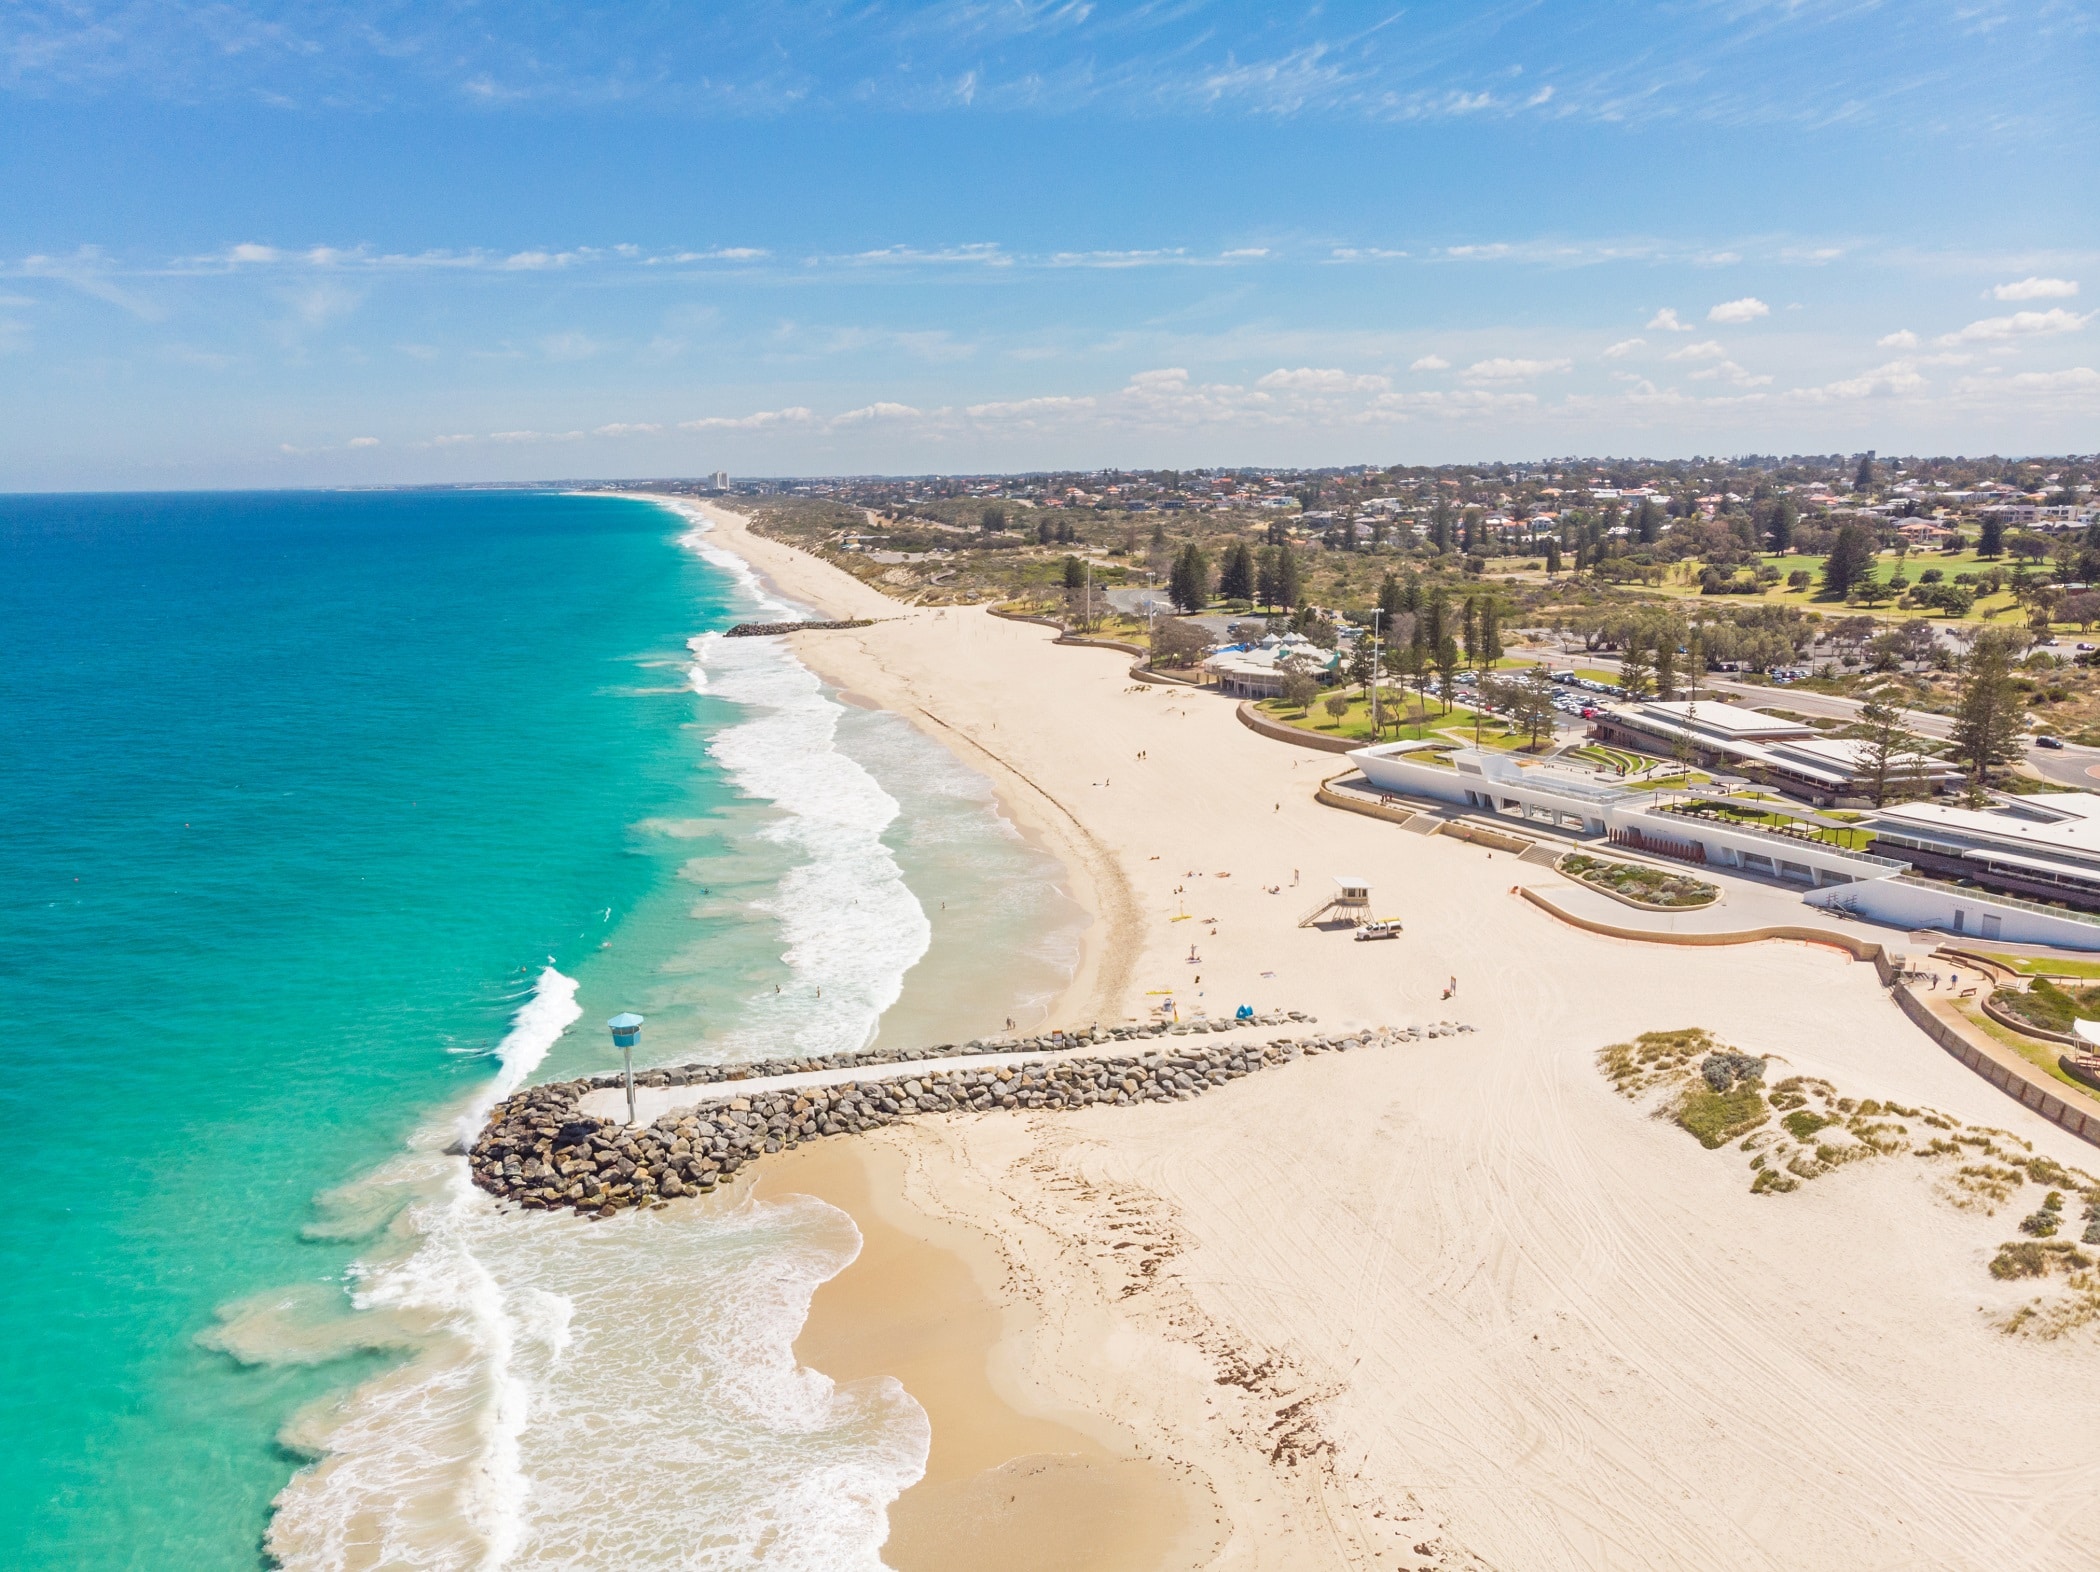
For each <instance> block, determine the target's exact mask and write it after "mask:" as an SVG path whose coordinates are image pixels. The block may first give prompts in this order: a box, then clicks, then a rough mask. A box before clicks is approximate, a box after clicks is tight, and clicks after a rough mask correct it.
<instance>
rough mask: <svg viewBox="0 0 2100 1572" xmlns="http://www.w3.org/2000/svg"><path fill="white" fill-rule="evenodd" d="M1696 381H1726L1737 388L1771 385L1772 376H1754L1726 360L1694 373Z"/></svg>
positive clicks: (1693, 377) (1693, 378) (1693, 376)
mask: <svg viewBox="0 0 2100 1572" xmlns="http://www.w3.org/2000/svg"><path fill="white" fill-rule="evenodd" d="M1692 380H1693V381H1694V382H1725V383H1727V384H1728V385H1729V386H1730V387H1736V388H1762V387H1769V386H1771V383H1772V379H1771V378H1770V377H1753V376H1752V375H1750V373H1749V372H1747V371H1745V370H1744V369H1743V368H1742V367H1741V366H1739V365H1737V364H1736V363H1735V362H1734V361H1732V360H1724V361H1722V362H1721V363H1720V364H1719V365H1718V366H1708V367H1706V369H1705V370H1703V371H1695V372H1693V373H1692Z"/></svg>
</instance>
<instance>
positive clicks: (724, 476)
mask: <svg viewBox="0 0 2100 1572" xmlns="http://www.w3.org/2000/svg"><path fill="white" fill-rule="evenodd" d="M710 478H711V479H712V480H713V482H714V488H715V490H717V491H727V490H728V489H729V471H728V470H726V469H718V470H716V471H715V472H714V474H713V476H711V477H710Z"/></svg>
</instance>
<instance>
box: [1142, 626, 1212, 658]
mask: <svg viewBox="0 0 2100 1572" xmlns="http://www.w3.org/2000/svg"><path fill="white" fill-rule="evenodd" d="M1209 653H1210V635H1209V634H1208V633H1205V632H1204V631H1203V629H1202V628H1200V627H1198V626H1197V625H1196V624H1195V623H1193V622H1183V621H1181V620H1179V619H1178V618H1175V617H1162V618H1160V619H1159V621H1157V622H1155V623H1154V624H1153V625H1152V664H1153V665H1155V666H1164V667H1170V668H1174V669H1177V670H1178V669H1180V668H1182V667H1186V666H1193V665H1195V664H1196V662H1197V661H1199V660H1201V659H1203V657H1204V656H1205V655H1207V654H1209Z"/></svg>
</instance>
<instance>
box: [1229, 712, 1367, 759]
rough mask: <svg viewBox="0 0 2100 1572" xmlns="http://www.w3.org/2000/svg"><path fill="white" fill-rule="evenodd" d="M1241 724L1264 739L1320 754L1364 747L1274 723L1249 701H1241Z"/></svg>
mask: <svg viewBox="0 0 2100 1572" xmlns="http://www.w3.org/2000/svg"><path fill="white" fill-rule="evenodd" d="M1239 716H1240V724H1241V725H1242V726H1244V727H1246V728H1247V729H1248V730H1249V731H1258V732H1260V733H1261V734H1262V735H1263V736H1264V737H1274V738H1275V739H1276V740H1277V741H1278V742H1292V743H1296V744H1297V745H1298V746H1299V747H1301V748H1312V749H1315V750H1316V751H1318V752H1320V753H1354V752H1355V751H1356V750H1357V749H1358V748H1361V747H1362V746H1363V744H1362V743H1360V742H1354V741H1351V740H1350V739H1348V738H1346V737H1322V736H1320V735H1319V734H1318V733H1317V732H1310V731H1301V730H1299V728H1297V727H1296V726H1286V725H1284V724H1283V722H1281V721H1272V720H1270V719H1269V717H1268V716H1266V715H1264V714H1262V712H1261V711H1260V710H1258V709H1256V708H1255V707H1254V705H1253V703H1252V702H1251V701H1249V700H1246V699H1242V700H1240V708H1239Z"/></svg>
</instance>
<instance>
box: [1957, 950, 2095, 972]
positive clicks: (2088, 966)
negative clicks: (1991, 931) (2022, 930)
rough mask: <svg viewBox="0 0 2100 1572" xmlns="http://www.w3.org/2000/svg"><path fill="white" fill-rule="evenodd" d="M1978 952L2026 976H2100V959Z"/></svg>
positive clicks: (1992, 951) (1991, 951)
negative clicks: (2064, 958)
mask: <svg viewBox="0 0 2100 1572" xmlns="http://www.w3.org/2000/svg"><path fill="white" fill-rule="evenodd" d="M1976 953H1977V954H1978V955H1981V956H1982V957H1984V959H1986V960H1991V961H1997V962H2000V963H2001V964H2003V965H2006V966H2010V967H2011V968H2012V969H2013V970H2014V971H2016V972H2018V973H2020V974H2021V975H2022V976H2024V977H2042V976H2048V977H2086V978H2100V961H2059V960H2056V959H2054V958H2050V959H2037V958H2036V957H2035V956H2032V955H2001V954H1999V953H1998V952H1997V951H1996V950H1978V951H1977V952H1976Z"/></svg>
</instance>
